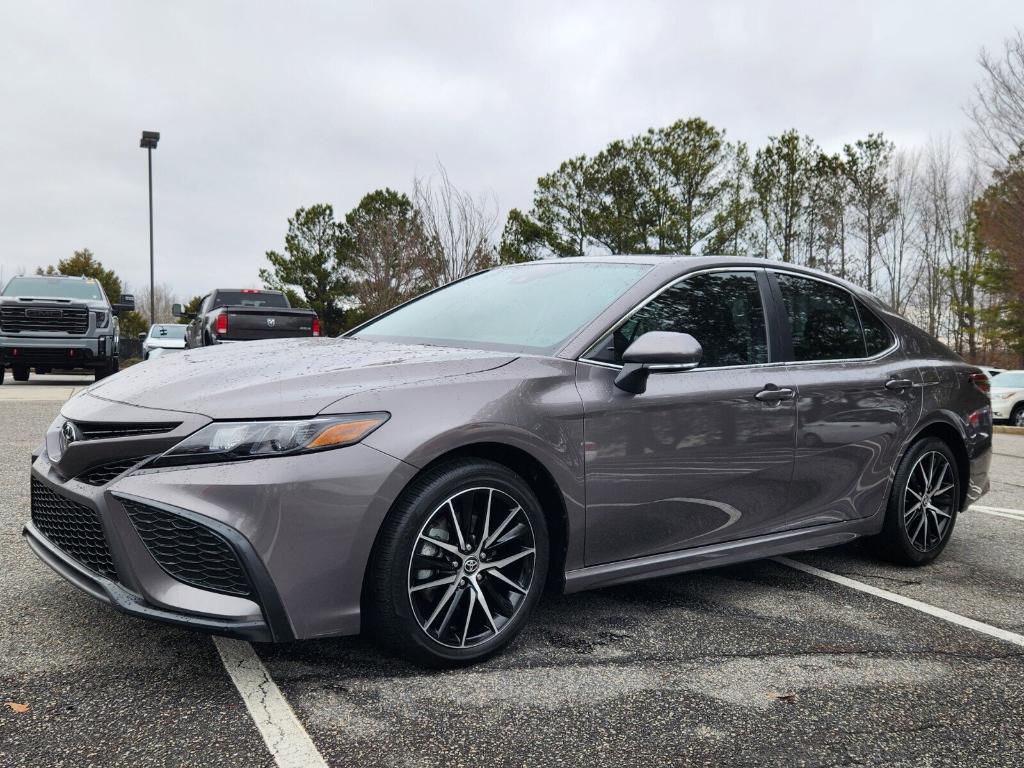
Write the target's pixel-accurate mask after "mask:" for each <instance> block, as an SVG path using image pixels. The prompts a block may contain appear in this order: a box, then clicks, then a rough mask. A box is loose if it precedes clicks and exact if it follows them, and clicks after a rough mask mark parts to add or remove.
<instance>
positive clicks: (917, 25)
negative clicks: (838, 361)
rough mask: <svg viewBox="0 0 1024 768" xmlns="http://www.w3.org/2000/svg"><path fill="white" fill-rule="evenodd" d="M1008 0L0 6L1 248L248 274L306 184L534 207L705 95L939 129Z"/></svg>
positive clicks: (208, 277)
mask: <svg viewBox="0 0 1024 768" xmlns="http://www.w3.org/2000/svg"><path fill="white" fill-rule="evenodd" d="M1022 23H1024V9H1022V8H1021V7H1020V5H1019V3H1012V2H1002V3H997V2H992V3H973V4H963V3H935V2H923V1H922V2H913V3H911V2H908V3H900V4H894V3H883V2H874V3H867V2H865V3H858V4H850V3H828V4H826V3H820V2H799V3H798V2H785V3H784V2H773V3H760V2H756V1H755V0H750V1H749V2H738V1H734V2H728V1H727V0H726V1H722V0H719V1H717V2H715V3H707V4H705V3H697V2H692V3H648V2H636V3H617V2H572V3H541V2H534V3H528V4H525V5H524V4H518V3H517V4H494V3H469V2H465V3H443V4H436V3H429V4H428V3H412V2H410V3H405V4H396V3H383V2H375V3H372V4H366V5H365V6H364V7H361V8H357V7H353V5H352V4H340V3H319V4H316V3H301V4H286V3H280V4H274V5H271V4H266V3H227V4H224V3H216V4H213V3H199V2H185V3H173V4H170V3H164V4H152V3H145V4H143V3H132V2H118V3H88V4H84V3H72V2H69V3H65V4H61V3H47V4H29V3H9V4H5V5H4V6H3V7H2V8H0V104H2V105H3V110H2V119H0V150H2V151H0V264H2V265H3V268H4V272H5V275H9V274H11V273H12V272H13V271H14V270H15V269H16V268H17V267H19V266H23V267H25V268H28V269H33V268H34V267H35V266H37V265H40V264H47V263H53V262H56V261H57V259H58V258H61V257H63V256H66V255H67V254H69V253H70V252H71V251H72V250H74V249H75V248H81V247H86V246H87V247H89V248H91V249H92V250H93V251H95V252H96V254H97V255H98V256H99V257H100V258H101V259H102V260H103V261H104V263H105V264H107V265H108V266H110V267H113V268H114V269H116V270H117V271H118V272H119V273H120V274H122V275H123V276H124V277H125V279H126V280H127V281H128V282H129V283H131V284H132V285H134V286H136V287H141V286H142V285H143V284H144V283H145V282H147V281H148V229H147V209H146V205H147V203H146V161H145V153H144V152H143V150H141V149H139V148H138V137H139V133H140V132H141V131H142V130H143V129H151V130H159V131H161V133H162V139H161V143H160V147H159V149H158V150H157V151H156V152H155V153H154V155H153V161H154V185H155V209H156V215H155V218H156V261H157V280H158V282H166V283H169V284H171V285H172V286H173V287H174V289H175V290H176V291H177V293H178V294H179V295H180V296H182V297H187V296H189V295H192V294H195V293H199V292H201V291H204V290H206V289H208V288H212V287H217V286H224V287H226V286H239V285H254V284H256V283H257V270H258V269H259V267H260V266H262V264H263V262H264V259H263V253H264V252H265V251H266V250H268V249H271V248H280V247H281V245H282V242H283V237H284V231H285V226H286V219H287V217H288V215H289V214H290V213H291V212H292V211H294V209H295V208H297V207H298V206H300V205H308V204H311V203H315V202H320V201H327V202H331V203H333V204H334V205H335V207H336V209H337V210H338V211H339V213H343V212H344V211H346V210H348V209H349V208H350V207H352V206H354V205H355V204H356V203H357V202H358V200H359V198H360V197H361V196H362V195H363V194H364V193H366V192H368V191H370V190H372V189H375V188H377V187H381V186H391V187H394V188H398V189H403V190H408V189H409V188H410V187H411V179H412V176H413V175H414V174H415V173H429V172H430V171H431V169H433V168H434V166H435V163H436V161H437V160H438V159H440V160H441V161H442V162H444V164H445V165H446V166H447V167H448V170H449V172H450V173H451V176H452V178H453V180H455V182H456V183H458V184H460V185H462V186H465V187H468V188H470V189H471V190H473V191H474V192H479V193H483V192H493V193H494V194H495V195H496V196H497V198H498V200H499V203H500V205H501V207H502V210H503V211H504V210H507V209H508V208H510V207H512V206H518V207H528V206H529V203H530V198H531V195H532V191H533V186H534V182H535V181H536V178H537V177H538V176H539V175H541V174H543V173H545V172H547V171H548V170H551V169H552V168H553V167H555V166H556V165H557V164H558V163H559V162H560V161H561V160H563V159H565V158H567V157H569V156H571V155H575V154H579V153H581V152H593V151H596V150H597V149H599V148H600V147H601V146H603V145H604V144H605V143H606V142H607V141H609V140H611V139H613V138H618V137H625V136H629V135H632V134H634V133H638V132H641V131H643V130H645V129H646V128H647V127H650V126H654V125H664V124H667V123H669V122H671V121H672V120H674V119H677V118H680V117H687V116H691V115H700V116H703V117H705V118H706V119H708V120H710V121H711V122H713V123H714V124H716V125H720V126H722V127H724V128H726V129H727V130H728V132H729V135H730V136H732V137H735V138H741V139H745V140H747V141H750V142H751V143H752V144H753V145H755V146H756V145H757V144H759V143H761V142H762V141H764V139H765V138H766V137H767V136H768V135H771V134H777V133H779V132H781V131H783V130H785V129H787V128H789V127H796V128H798V129H800V130H801V131H803V132H806V133H809V134H811V135H813V136H814V137H815V138H817V139H818V141H819V142H820V143H821V144H823V145H824V146H825V147H826V148H836V147H838V146H840V145H841V144H842V142H844V141H848V140H850V139H852V138H854V137H857V136H862V135H864V134H866V133H867V132H869V131H884V132H885V133H887V134H888V135H890V136H891V137H893V138H895V139H897V140H899V141H901V142H916V143H922V142H924V141H926V140H927V137H928V136H929V135H943V134H948V133H953V134H956V133H957V132H959V131H960V130H961V129H962V128H963V125H964V117H963V114H962V106H963V103H964V102H965V101H966V100H967V98H968V97H969V95H970V89H971V84H972V82H973V81H974V79H975V77H976V76H977V74H978V70H977V66H976V64H975V58H976V56H977V53H978V50H979V49H980V47H981V46H983V45H984V46H997V45H999V44H1000V43H1001V40H1002V38H1003V37H1004V36H1005V35H1006V34H1009V32H1010V31H1011V30H1012V29H1013V27H1014V26H1019V25H1021V24H1022Z"/></svg>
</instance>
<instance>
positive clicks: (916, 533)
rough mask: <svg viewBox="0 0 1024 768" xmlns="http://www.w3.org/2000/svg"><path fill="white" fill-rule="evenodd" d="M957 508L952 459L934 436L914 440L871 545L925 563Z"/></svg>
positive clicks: (898, 558)
mask: <svg viewBox="0 0 1024 768" xmlns="http://www.w3.org/2000/svg"><path fill="white" fill-rule="evenodd" d="M959 508H960V474H959V471H958V470H957V465H956V457H954V456H953V452H952V451H951V450H950V449H949V446H948V445H946V443H945V442H943V441H942V440H940V439H939V438H937V437H928V438H925V439H923V440H920V441H918V442H917V443H914V445H912V446H911V448H910V450H909V451H907V453H906V455H905V456H904V457H903V460H902V461H901V462H900V466H899V469H897V471H896V476H895V478H894V480H893V487H892V492H891V493H890V496H889V505H888V507H887V509H886V515H885V524H884V526H883V528H882V532H881V534H879V536H878V537H877V539H876V545H877V549H878V550H879V552H880V554H882V555H883V556H884V557H886V558H888V559H890V560H893V561H894V562H898V563H903V564H906V565H924V564H925V563H930V562H931V561H932V560H934V559H935V558H936V557H938V556H939V554H940V553H941V552H942V550H943V549H945V547H946V544H947V543H948V542H949V538H950V536H951V535H952V534H953V526H954V525H955V524H956V517H957V512H958V511H959Z"/></svg>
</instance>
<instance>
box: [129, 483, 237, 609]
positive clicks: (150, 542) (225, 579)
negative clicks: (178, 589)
mask: <svg viewBox="0 0 1024 768" xmlns="http://www.w3.org/2000/svg"><path fill="white" fill-rule="evenodd" d="M118 500H119V501H120V502H121V504H122V505H123V506H124V508H125V511H126V512H127V513H128V517H130V518H131V521H132V524H134V526H135V530H137V531H138V532H139V536H140V537H141V538H142V541H143V543H144V544H145V545H146V548H147V549H148V550H149V553H150V554H151V555H153V559H154V560H156V561H157V563H159V564H160V567H161V568H163V569H164V570H165V571H167V573H169V574H170V575H171V576H173V577H174V578H176V579H178V581H183V582H185V583H186V584H191V585H192V586H194V587H198V588H199V589H207V590H210V591H211V592H220V593H222V594H225V595H236V596H239V597H249V598H253V599H255V596H254V594H253V590H252V587H251V586H250V585H249V579H248V577H247V576H246V574H245V570H244V569H243V568H242V564H241V563H240V562H239V561H238V557H237V555H235V551H234V549H233V548H232V547H231V545H230V544H228V542H227V541H225V540H224V538H223V537H221V536H220V534H218V533H216V532H215V531H213V530H211V529H210V528H207V527H206V526H205V525H201V524H199V523H196V522H193V521H192V520H189V519H188V518H186V517H183V516H181V515H176V514H174V513H173V512H167V511H165V510H163V509H159V508H157V507H151V506H149V505H148V504H142V503H140V502H137V501H132V500H131V499H125V498H120V497H119V499H118Z"/></svg>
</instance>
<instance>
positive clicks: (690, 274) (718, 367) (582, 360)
mask: <svg viewBox="0 0 1024 768" xmlns="http://www.w3.org/2000/svg"><path fill="white" fill-rule="evenodd" d="M762 269H763V270H765V271H766V272H774V273H776V274H786V275H792V276H793V277H804V278H807V279H808V280H817V281H818V282H819V283H825V285H830V286H832V287H833V288H838V289H839V290H841V291H844V292H845V293H846V294H847V295H848V296H850V298H852V299H853V300H854V303H853V308H854V310H855V311H856V312H857V323H858V324H859V325H860V327H861V335H863V333H864V323H863V322H862V321H861V319H860V310H859V309H858V308H857V296H856V294H854V293H853V292H852V291H850V289H849V288H847V287H846V286H844V285H840V284H839V283H837V282H835V281H834V280H830V279H828V278H827V277H819V276H818V275H808V274H806V273H804V272H798V271H796V270H791V269H786V268H785V267H774V266H772V267H769V266H764V267H754V266H746V265H744V266H737V267H708V268H706V269H698V270H694V271H693V272H687V273H686V274H685V275H680V276H679V277H677V278H674V279H673V280H671V281H670V282H668V283H666V284H665V285H663V286H661V287H660V288H658V289H657V290H655V291H653V292H652V293H650V294H649V295H648V296H647V297H646V298H645V299H643V300H642V301H640V302H639V303H637V304H636V306H634V307H633V308H632V309H631V310H629V312H627V313H626V314H625V315H623V316H622V317H621V318H620V319H619V320H617V321H616V322H614V323H612V324H611V325H610V326H608V328H607V329H606V330H605V331H603V332H602V333H601V335H600V336H598V337H597V339H596V340H595V341H594V343H593V344H591V345H590V346H589V347H587V349H586V350H585V351H584V352H583V354H581V355H580V356H579V357H577V358H576V362H578V363H586V364H587V365H593V366H596V367H598V368H608V369H610V370H615V371H619V370H622V365H620V364H618V363H608V362H605V361H603V360H592V359H591V358H589V357H587V355H589V354H591V353H592V352H593V351H594V348H595V347H596V346H597V345H598V344H600V343H601V340H602V339H604V338H605V337H606V336H607V335H608V334H609V333H614V332H615V331H617V330H618V329H619V328H621V327H622V326H623V325H625V324H626V322H627V321H628V320H629V319H630V318H631V317H632V316H633V315H635V314H636V313H637V312H639V311H640V310H641V309H643V308H644V307H645V306H647V305H648V304H649V303H650V302H652V301H654V300H655V299H656V298H658V297H659V296H660V295H661V294H662V293H664V292H665V291H667V290H668V289H669V288H673V287H675V286H676V285H678V284H679V283H681V282H683V281H684V280H686V279H687V278H690V277H694V276H696V275H702V274H706V273H708V272H755V273H756V272H757V270H762ZM758 289H759V290H760V285H759V286H758ZM780 290H781V289H780ZM861 303H866V302H863V301H862V302H861ZM767 309H768V308H767V307H765V306H763V302H762V307H761V312H762V313H764V314H765V331H766V332H767V330H768V324H769V323H768V315H767ZM783 309H785V307H783ZM868 309H869V310H870V309H871V307H868ZM875 317H878V315H877V314H876V315H875ZM878 321H879V322H880V323H882V325H884V326H885V327H886V328H887V329H888V331H889V334H890V335H891V336H892V338H893V343H892V345H891V346H889V347H887V348H886V349H884V350H882V351H881V352H879V353H878V354H875V355H872V356H871V357H846V358H840V359H836V360H779V361H776V362H768V363H746V364H744V365H716V366H709V367H707V368H699V367H698V368H693V369H692V370H690V371H689V373H694V372H699V371H725V370H730V371H734V370H736V369H742V368H771V367H776V366H786V365H842V364H844V363H871V362H876V361H878V360H881V359H882V358H883V357H886V356H888V355H890V354H892V353H893V352H895V351H896V350H898V349H899V348H900V346H901V343H900V337H899V334H897V333H896V332H895V331H893V329H892V328H890V327H889V324H888V323H887V322H885V320H884V319H883V318H881V317H878Z"/></svg>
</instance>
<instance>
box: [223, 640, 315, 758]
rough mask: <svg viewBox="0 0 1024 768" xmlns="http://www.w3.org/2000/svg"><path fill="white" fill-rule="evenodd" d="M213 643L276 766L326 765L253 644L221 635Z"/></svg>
mask: <svg viewBox="0 0 1024 768" xmlns="http://www.w3.org/2000/svg"><path fill="white" fill-rule="evenodd" d="M213 644H214V645H215V646H217V652H218V653H219V654H220V658H221V661H223V662H224V668H225V669H226V670H227V671H228V675H230V677H231V682H233V683H234V684H235V687H236V688H237V689H238V692H239V693H240V694H241V695H242V701H244V702H245V706H246V708H247V709H248V710H249V714H250V715H251V716H252V719H253V722H255V723H256V728H257V729H259V732H260V736H262V737H263V741H264V742H265V743H266V745H267V749H269V750H270V754H271V755H272V756H273V758H274V762H275V763H277V765H278V768H321V766H322V767H323V768H327V762H326V761H325V760H324V758H323V755H321V754H320V750H318V749H317V748H316V745H315V744H314V743H313V740H312V739H311V738H310V737H309V733H307V732H306V729H305V728H303V727H302V723H301V722H299V718H298V717H296V716H295V712H294V711H293V710H292V708H291V706H290V705H289V704H288V701H287V699H285V697H284V695H283V694H282V693H281V689H280V688H278V687H277V684H276V683H275V682H274V680H273V679H272V678H271V677H270V673H269V672H268V671H267V668H266V667H265V666H263V662H262V661H260V659H259V657H258V656H257V655H256V651H254V650H253V648H252V646H251V645H249V643H247V642H245V641H244V640H230V639H228V638H224V637H214V638H213Z"/></svg>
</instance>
